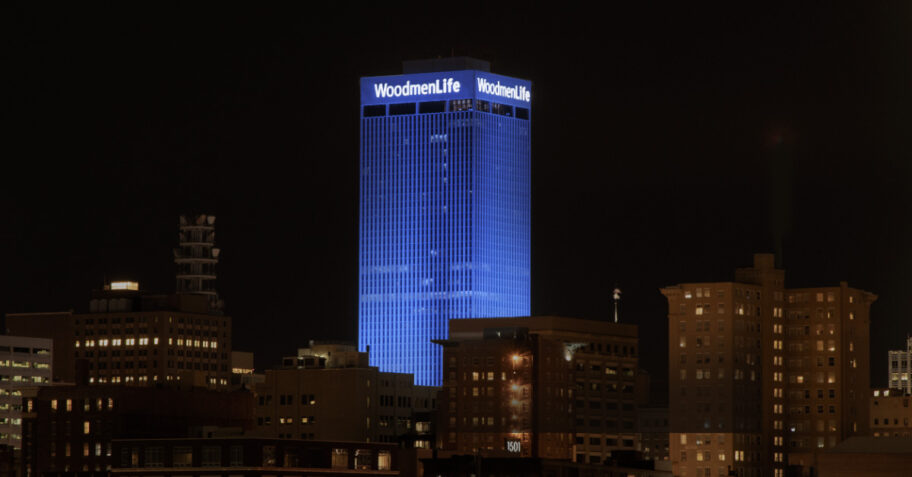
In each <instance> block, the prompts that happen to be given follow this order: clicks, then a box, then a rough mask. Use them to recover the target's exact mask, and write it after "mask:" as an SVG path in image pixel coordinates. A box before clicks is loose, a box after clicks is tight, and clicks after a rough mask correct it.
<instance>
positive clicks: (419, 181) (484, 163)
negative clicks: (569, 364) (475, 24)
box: [358, 58, 531, 386]
mask: <svg viewBox="0 0 912 477" xmlns="http://www.w3.org/2000/svg"><path fill="white" fill-rule="evenodd" d="M489 69H490V68H489V65H488V63H487V62H484V61H479V60H473V59H469V58H450V59H444V60H430V61H416V62H406V63H405V67H404V73H405V74H402V75H396V76H377V77H365V78H362V79H361V149H360V205H359V211H360V225H359V239H358V243H359V257H358V263H359V279H358V284H359V305H358V346H359V349H360V350H361V351H367V350H368V348H370V359H371V364H372V365H375V366H379V367H380V370H381V371H388V372H397V373H409V374H414V375H415V379H416V383H417V384H420V385H432V386H439V385H440V383H441V375H440V370H441V364H442V361H441V356H442V354H441V353H442V350H441V349H440V348H438V347H436V346H435V345H434V344H432V343H431V340H433V339H445V338H446V337H447V320H449V319H451V318H483V317H499V316H527V315H528V314H529V312H530V299H529V292H530V275H529V272H530V265H529V260H530V255H529V253H530V249H529V245H530V145H531V143H530V118H531V116H530V115H531V109H530V107H531V84H530V82H529V81H526V80H520V79H516V78H509V77H506V76H500V75H496V74H493V73H490V71H489Z"/></svg>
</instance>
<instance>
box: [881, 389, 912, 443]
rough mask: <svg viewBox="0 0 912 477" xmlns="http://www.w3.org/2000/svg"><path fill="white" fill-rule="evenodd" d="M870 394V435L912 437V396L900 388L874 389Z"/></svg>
mask: <svg viewBox="0 0 912 477" xmlns="http://www.w3.org/2000/svg"><path fill="white" fill-rule="evenodd" d="M872 394H873V395H872V396H871V435H873V436H874V437H912V406H910V405H909V401H912V396H910V395H909V394H906V393H904V392H903V391H902V390H901V389H875V390H874V391H873V392H872Z"/></svg>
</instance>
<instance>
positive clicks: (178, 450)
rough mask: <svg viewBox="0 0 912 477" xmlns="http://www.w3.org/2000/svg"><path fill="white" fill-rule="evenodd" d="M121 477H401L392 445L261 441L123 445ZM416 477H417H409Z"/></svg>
mask: <svg viewBox="0 0 912 477" xmlns="http://www.w3.org/2000/svg"><path fill="white" fill-rule="evenodd" d="M113 451H114V452H113V453H114V456H115V459H114V466H113V468H112V469H111V475H117V476H130V477H140V476H186V475H195V476H223V475H232V476H244V477H254V476H257V477H258V476H262V475H273V476H297V477H301V476H314V477H317V476H326V475H346V476H353V477H357V476H367V475H376V476H390V477H395V476H399V475H401V473H400V470H399V453H400V451H399V449H398V448H396V446H394V445H391V444H378V443H370V444H368V443H354V442H315V441H301V440H290V439H265V438H255V437H232V438H221V439H219V438H197V439H122V440H115V441H114V443H113ZM409 477H415V476H409Z"/></svg>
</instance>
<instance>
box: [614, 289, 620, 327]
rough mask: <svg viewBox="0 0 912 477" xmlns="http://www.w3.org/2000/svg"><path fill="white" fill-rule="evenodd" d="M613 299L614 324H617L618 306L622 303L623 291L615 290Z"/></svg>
mask: <svg viewBox="0 0 912 477" xmlns="http://www.w3.org/2000/svg"><path fill="white" fill-rule="evenodd" d="M612 298H614V322H615V323H617V322H618V304H619V303H620V302H621V289H620V288H617V287H615V288H614V295H612Z"/></svg>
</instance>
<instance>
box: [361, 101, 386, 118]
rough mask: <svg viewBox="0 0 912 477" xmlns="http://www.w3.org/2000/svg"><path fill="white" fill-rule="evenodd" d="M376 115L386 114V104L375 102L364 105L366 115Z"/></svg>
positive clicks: (368, 116)
mask: <svg viewBox="0 0 912 477" xmlns="http://www.w3.org/2000/svg"><path fill="white" fill-rule="evenodd" d="M375 116H386V105H385V104H373V105H370V106H365V107H364V117H365V118H371V117H375Z"/></svg>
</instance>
